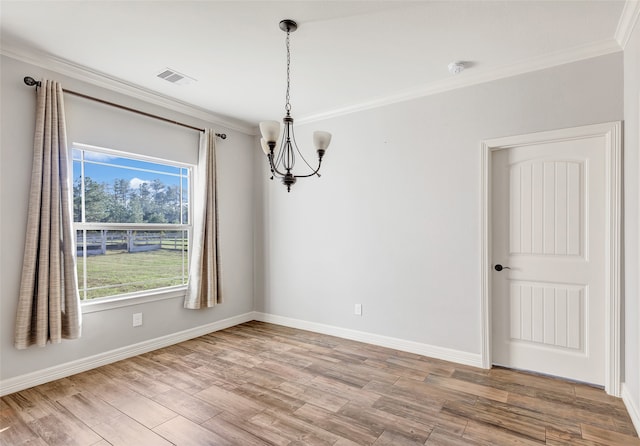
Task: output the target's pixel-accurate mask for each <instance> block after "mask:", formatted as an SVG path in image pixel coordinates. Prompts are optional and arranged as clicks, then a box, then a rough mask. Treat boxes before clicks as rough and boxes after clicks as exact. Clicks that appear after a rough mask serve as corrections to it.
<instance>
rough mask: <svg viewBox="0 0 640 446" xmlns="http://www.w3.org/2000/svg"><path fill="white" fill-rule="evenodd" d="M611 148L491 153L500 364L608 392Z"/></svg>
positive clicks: (581, 145)
mask: <svg viewBox="0 0 640 446" xmlns="http://www.w3.org/2000/svg"><path fill="white" fill-rule="evenodd" d="M608 144H609V141H608V139H607V138H606V137H605V136H603V135H590V136H585V137H573V138H567V139H560V140H553V141H546V142H540V143H530V144H526V145H521V146H513V147H505V148H503V149H500V150H495V151H494V152H493V154H492V157H491V178H492V179H491V203H492V204H491V209H492V215H491V222H492V225H491V240H492V254H491V259H492V262H493V263H492V265H491V266H492V273H491V274H492V277H491V284H492V285H491V289H492V296H491V306H492V308H491V314H492V324H491V325H492V336H491V339H492V361H493V363H494V364H496V365H502V366H507V367H511V368H517V369H524V370H531V371H535V372H540V373H545V374H550V375H555V376H561V377H565V378H569V379H574V380H578V381H584V382H588V383H592V384H598V385H604V384H605V350H606V349H605V339H606V335H605V328H606V327H605V317H606V316H605V314H606V304H607V299H606V295H607V293H608V289H607V275H606V271H607V270H606V262H607V261H608V260H607V252H606V239H605V233H606V231H607V230H608V226H607V218H608V217H607V212H606V209H607V194H606V192H607V187H606V184H607V157H606V154H607V148H608ZM501 267H502V268H501Z"/></svg>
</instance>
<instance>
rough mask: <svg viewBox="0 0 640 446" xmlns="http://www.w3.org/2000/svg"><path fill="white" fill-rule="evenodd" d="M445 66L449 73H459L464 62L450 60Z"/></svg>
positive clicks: (462, 68)
mask: <svg viewBox="0 0 640 446" xmlns="http://www.w3.org/2000/svg"><path fill="white" fill-rule="evenodd" d="M447 68H449V73H451V74H460V73H461V72H462V70H464V62H459V61H456V62H451V63H450V64H449V65H447Z"/></svg>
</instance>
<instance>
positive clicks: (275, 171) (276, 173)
mask: <svg viewBox="0 0 640 446" xmlns="http://www.w3.org/2000/svg"><path fill="white" fill-rule="evenodd" d="M277 165H278V163H275V164H274V162H273V156H271V155H269V166H270V167H271V173H272V174H273V175H274V176H275V177H276V178H282V177H284V176H285V174H284V173H282V172H280V171H279V170H278V167H277Z"/></svg>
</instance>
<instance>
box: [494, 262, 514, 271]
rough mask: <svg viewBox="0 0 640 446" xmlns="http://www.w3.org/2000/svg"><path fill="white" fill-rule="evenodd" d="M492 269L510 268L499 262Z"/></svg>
mask: <svg viewBox="0 0 640 446" xmlns="http://www.w3.org/2000/svg"><path fill="white" fill-rule="evenodd" d="M493 269H495V270H496V271H502V270H503V269H511V268H509V267H508V266H502V265H500V264H499V263H498V264H496V266H494V267H493Z"/></svg>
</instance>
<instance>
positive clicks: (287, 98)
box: [284, 30, 291, 114]
mask: <svg viewBox="0 0 640 446" xmlns="http://www.w3.org/2000/svg"><path fill="white" fill-rule="evenodd" d="M290 34H291V32H290V31H288V30H287V97H286V103H285V104H284V109H285V110H286V111H287V114H288V113H289V112H290V111H291V102H290V101H291V97H290V93H289V90H290V84H291V49H290V46H289V35H290Z"/></svg>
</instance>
